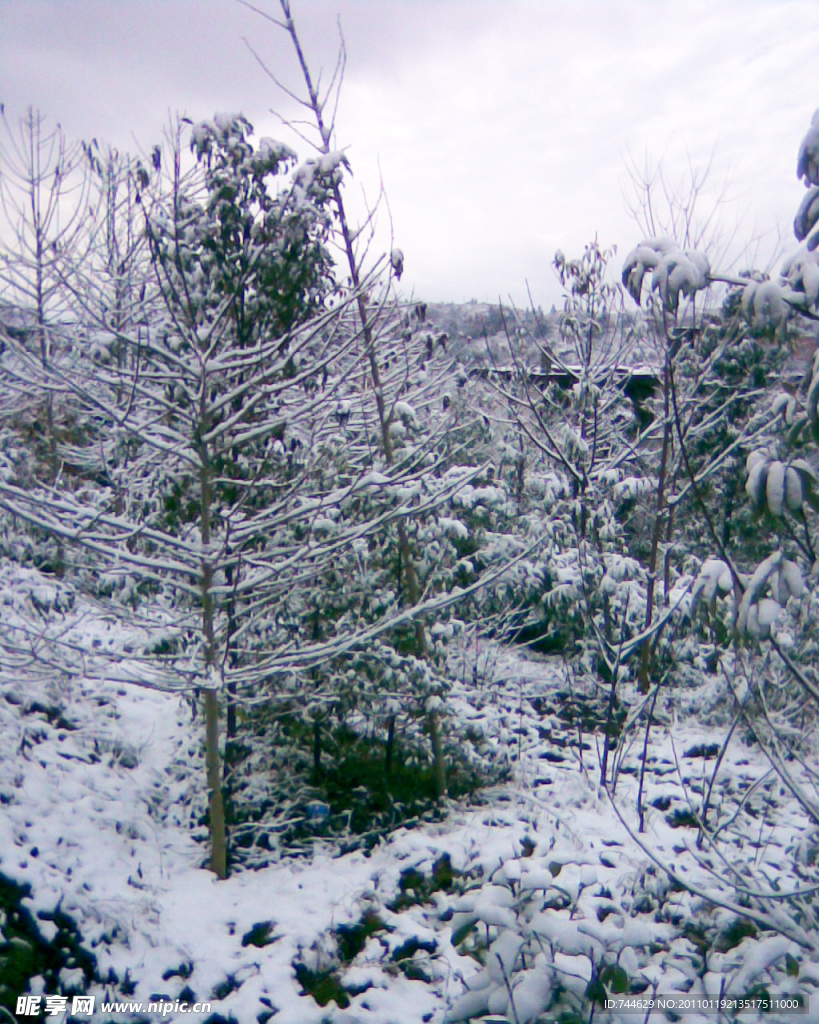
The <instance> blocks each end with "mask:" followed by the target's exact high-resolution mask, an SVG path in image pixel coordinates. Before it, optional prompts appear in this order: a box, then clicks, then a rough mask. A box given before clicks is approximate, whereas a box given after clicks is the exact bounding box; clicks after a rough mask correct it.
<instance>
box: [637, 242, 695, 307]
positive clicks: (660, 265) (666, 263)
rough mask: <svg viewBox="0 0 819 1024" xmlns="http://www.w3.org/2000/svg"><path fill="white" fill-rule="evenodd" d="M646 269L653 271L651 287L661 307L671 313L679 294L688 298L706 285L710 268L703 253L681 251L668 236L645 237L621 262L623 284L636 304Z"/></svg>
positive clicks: (689, 250)
mask: <svg viewBox="0 0 819 1024" xmlns="http://www.w3.org/2000/svg"><path fill="white" fill-rule="evenodd" d="M648 270H652V271H653V273H652V276H651V287H652V290H653V291H656V292H659V293H660V297H661V298H662V301H663V305H664V306H665V308H666V309H667V310H669V312H674V310H676V308H677V306H678V304H679V298H680V293H682V295H683V296H685V297H686V298H690V297H691V296H692V295H694V294H695V293H696V292H698V291H700V290H702V289H703V288H706V287H707V286H708V283H709V274H710V272H711V267H710V265H709V263H708V257H707V256H706V255H705V253H702V252H698V251H697V250H695V249H685V250H683V249H681V248H680V247H679V246H678V245H677V243H676V242H674V241H672V240H671V239H669V238H647V239H645V240H644V241H642V242H641V243H640V244H639V245H638V246H637V247H636V248H635V249H632V251H631V252H630V253H629V254H628V256H627V257H626V260H625V263H624V264H623V284H624V285H625V287H626V288H627V290H628V293H629V295H631V297H632V298H633V299H634V301H635V302H637V303H639V302H640V297H641V293H642V288H643V278H644V276H645V274H646V272H647V271H648Z"/></svg>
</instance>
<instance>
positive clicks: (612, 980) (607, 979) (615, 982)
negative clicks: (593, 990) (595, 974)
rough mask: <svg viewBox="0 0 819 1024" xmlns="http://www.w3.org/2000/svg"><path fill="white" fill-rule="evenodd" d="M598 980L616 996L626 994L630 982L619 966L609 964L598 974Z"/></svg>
mask: <svg viewBox="0 0 819 1024" xmlns="http://www.w3.org/2000/svg"><path fill="white" fill-rule="evenodd" d="M600 980H601V981H602V983H603V984H604V985H605V986H606V988H608V989H610V990H611V991H612V992H614V993H615V994H617V995H620V994H622V993H623V992H628V990H629V985H630V983H631V980H630V978H629V976H628V974H626V972H625V970H624V968H622V967H621V966H620V965H619V964H611V965H610V966H608V967H604V968H603V970H602V971H601V972H600Z"/></svg>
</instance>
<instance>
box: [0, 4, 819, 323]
mask: <svg viewBox="0 0 819 1024" xmlns="http://www.w3.org/2000/svg"><path fill="white" fill-rule="evenodd" d="M257 3H258V6H260V7H262V8H264V9H265V10H267V11H269V12H270V13H271V14H277V13H278V3H276V2H275V0H257ZM293 9H294V15H295V19H296V23H297V27H298V28H299V29H300V31H301V34H302V36H303V42H304V46H305V50H306V52H307V56H308V59H309V60H310V61H311V62H312V64H313V66H314V68H315V69H318V68H320V67H323V68H324V69H325V74H326V73H328V72H329V71H331V70H332V67H333V64H334V60H335V54H336V50H337V46H338V21H339V20H340V24H341V27H342V29H343V33H344V38H345V40H346V45H347V72H346V79H345V83H344V88H343V91H342V96H341V104H340V107H339V111H338V118H337V145H338V146H339V147H349V148H348V156H349V159H350V161H351V164H352V167H353V170H354V177H353V178H352V179H351V181H350V183H349V188H350V189H351V191H352V194H353V195H355V196H356V197H359V196H360V195H361V192H362V189H363V190H365V191H366V192H367V194H369V195H374V194H375V193H376V192H377V190H378V185H379V181H380V179H381V178H383V181H384V184H385V187H386V190H387V194H388V198H389V206H390V211H391V215H392V223H393V228H394V234H395V244H396V245H398V246H400V247H401V248H402V249H403V250H404V254H405V260H406V272H405V277H404V279H403V281H402V283H403V284H405V285H406V289H407V291H408V292H409V291H411V290H414V292H415V294H416V295H417V296H418V297H419V298H426V299H430V300H453V301H458V302H461V301H466V300H468V299H470V298H476V299H479V300H483V301H494V302H497V300H498V298H499V297H502V298H503V299H504V300H506V299H507V298H509V297H510V296H511V298H512V299H513V300H514V301H516V302H518V303H525V301H526V281H527V280H528V282H529V284H530V286H531V289H532V292H533V294H534V296H535V300H536V301H537V302H538V303H541V304H543V305H544V306H548V305H550V304H551V303H552V302H555V301H559V288H558V286H557V284H556V282H555V278H554V274H553V272H552V269H551V266H550V263H551V260H552V257H553V255H554V252H555V250H556V249H562V250H563V251H564V252H565V253H566V254H567V255H569V256H572V255H578V254H580V253H581V252H582V251H583V246H584V244H585V243H586V242H588V241H590V240H591V239H593V238H594V237H595V235H597V237H598V239H599V241H600V242H601V243H602V244H604V245H612V244H617V246H618V249H619V254H618V257H617V259H618V261H620V260H621V259H622V257H623V256H624V255H625V254H626V252H627V251H628V250H629V249H630V248H631V247H632V246H633V245H634V244H636V242H637V241H639V238H640V231H639V228H638V227H637V226H636V225H635V224H634V222H633V220H632V219H631V218H630V216H629V212H628V209H627V203H626V201H625V199H624V192H627V191H628V180H629V179H628V173H627V166H628V163H629V160H630V159H632V160H633V161H634V162H636V163H637V164H638V165H639V166H640V167H642V166H643V165H644V163H645V160H646V158H648V159H649V160H650V161H651V162H652V163H653V164H656V163H657V162H658V161H659V160H661V159H662V160H663V162H664V168H665V170H666V172H667V174H668V175H669V176H670V178H671V179H672V180H676V179H679V180H683V179H684V178H685V176H686V174H687V168H688V167H689V166H692V167H694V168H695V170H697V171H699V170H701V169H703V168H704V167H705V166H706V165H707V164H708V161H709V159H710V158H711V157H712V155H713V166H712V172H711V179H710V180H711V182H712V183H713V185H714V188H715V190H716V191H717V192H718V191H719V190H720V189H721V187H722V185H723V184H724V182H725V181H726V179H728V180H729V194H730V196H731V197H733V198H732V201H731V202H730V203H728V204H727V205H726V206H725V207H724V214H725V220H726V224H727V226H728V228H729V229H730V228H732V227H733V226H734V224H735V223H736V222H738V223H739V232H738V235H737V240H738V243H741V244H740V245H739V247H740V248H741V247H742V245H743V244H744V243H745V242H746V241H749V240H750V239H751V238H752V237H753V236H754V235H756V234H758V233H762V234H765V235H767V237H768V239H769V240H770V239H772V238H773V234H774V232H775V231H776V230H777V228H779V229H780V230H781V231H782V233H783V235H785V236H786V237H787V238H791V237H792V235H791V223H792V220H793V215H794V213H795V211H796V207H797V206H798V203H799V201H800V199H801V196H802V194H803V187H802V186H801V185H800V183H799V182H798V181H797V180H796V176H795V167H796V153H797V149H798V145H799V142H800V140H801V139H802V137H803V135H804V134H805V132H806V130H807V128H808V126H809V124H810V118H811V115H812V113H813V111H814V109H815V108H816V107H817V105H819V3H817V0H790V2H788V0H703V2H699V0H674V2H672V0H668V2H663V0H293ZM245 38H247V39H249V40H250V41H251V42H252V44H253V46H254V47H255V48H256V49H257V50H258V52H259V53H260V55H262V57H263V58H264V60H265V61H266V62H268V64H269V65H270V66H271V67H273V68H274V69H275V70H276V73H277V74H278V75H279V76H280V77H281V78H282V79H283V80H284V81H285V82H286V83H288V84H290V85H292V86H293V87H294V88H296V89H297V88H298V87H299V79H298V75H297V67H296V65H295V62H294V58H293V54H292V53H291V52H290V50H289V48H288V41H287V39H286V38H285V36H284V34H283V33H282V32H281V31H280V30H278V29H276V27H275V26H273V25H271V24H269V23H267V22H265V21H264V20H263V19H262V18H260V17H259V16H258V15H257V14H254V13H252V12H251V11H248V10H247V9H245V8H243V7H242V6H240V5H239V4H238V3H236V2H234V0H50V2H46V0H0V101H2V102H3V103H4V104H5V108H6V113H7V115H10V116H12V117H15V116H18V115H19V114H21V113H22V112H24V110H25V108H26V107H27V106H28V105H33V106H35V107H38V108H39V109H40V110H41V111H42V113H43V114H45V115H47V116H48V117H49V118H51V119H53V120H55V121H59V122H60V123H61V124H62V126H63V128H64V129H65V131H66V133H67V134H68V136H69V137H71V138H83V139H89V138H91V137H93V136H96V137H97V138H99V139H100V140H106V141H107V142H109V143H111V144H113V145H115V146H117V147H118V148H121V149H132V150H133V149H136V148H137V146H141V147H143V148H144V149H149V148H150V146H151V145H152V144H153V143H154V142H156V141H158V140H159V139H160V138H161V135H162V131H163V126H164V125H165V124H166V123H167V120H168V115H169V113H172V112H179V113H184V114H186V115H188V116H189V117H192V118H193V119H201V118H206V117H210V116H212V114H213V113H214V112H216V111H228V112H232V111H241V112H242V113H244V114H245V115H246V116H247V117H248V118H249V119H250V120H251V121H252V122H253V124H254V125H255V126H256V128H257V131H258V132H259V133H260V134H263V135H272V136H275V137H282V138H287V136H286V135H285V134H284V132H283V130H282V128H281V125H280V122H279V121H278V120H277V119H276V118H275V117H274V116H273V115H272V114H271V110H273V109H275V110H277V111H279V112H280V113H284V114H285V116H288V115H290V114H291V113H292V108H291V107H290V105H289V104H288V101H287V100H286V98H285V97H283V96H282V95H281V94H280V93H278V92H277V90H276V88H275V86H274V85H273V83H272V82H271V81H270V80H269V79H268V78H266V77H265V75H264V73H263V71H262V70H261V69H260V67H259V66H258V64H257V63H256V61H255V60H254V58H253V57H252V56H251V54H250V52H249V50H248V48H247V45H246V43H245V42H244V39H245ZM299 148H300V152H301V155H305V156H306V155H309V153H308V151H307V149H306V147H305V146H304V145H303V144H300V147H299ZM381 223H382V228H384V230H385V224H386V221H385V219H382V222H381ZM385 236H386V230H385V235H384V236H382V239H381V244H382V245H388V244H389V243H388V241H387V240H386V237H385ZM788 244H790V242H788ZM618 265H619V264H618Z"/></svg>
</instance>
